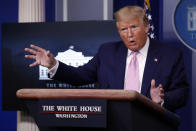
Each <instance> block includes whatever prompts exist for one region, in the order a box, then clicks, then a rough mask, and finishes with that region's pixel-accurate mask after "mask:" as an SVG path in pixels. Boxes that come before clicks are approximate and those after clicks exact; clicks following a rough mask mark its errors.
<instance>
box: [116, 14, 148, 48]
mask: <svg viewBox="0 0 196 131" xmlns="http://www.w3.org/2000/svg"><path fill="white" fill-rule="evenodd" d="M117 28H118V31H119V33H120V37H121V39H122V40H123V42H124V44H125V46H126V47H127V48H128V49H130V50H132V51H138V50H140V49H141V48H142V47H143V46H144V45H145V43H146V40H147V36H148V29H149V25H146V24H144V22H143V21H142V20H141V19H139V18H136V19H133V20H130V21H126V22H124V21H118V22H117Z"/></svg>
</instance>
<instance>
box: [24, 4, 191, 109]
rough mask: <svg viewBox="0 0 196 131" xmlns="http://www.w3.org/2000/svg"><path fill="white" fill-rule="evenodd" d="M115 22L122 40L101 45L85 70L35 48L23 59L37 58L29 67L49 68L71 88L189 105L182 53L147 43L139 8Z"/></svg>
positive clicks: (120, 15) (173, 106) (144, 20)
mask: <svg viewBox="0 0 196 131" xmlns="http://www.w3.org/2000/svg"><path fill="white" fill-rule="evenodd" d="M115 18H116V25H117V29H118V31H119V34H120V36H121V38H122V41H119V42H111V43H107V44H103V45H102V46H101V47H100V49H99V51H98V53H97V54H96V55H95V56H94V58H93V59H92V60H90V61H89V62H88V63H87V64H85V65H84V66H81V67H78V68H75V67H71V66H68V65H65V64H63V63H61V62H59V61H57V60H55V58H54V57H53V55H52V54H51V53H50V51H47V50H45V49H43V48H40V47H38V46H35V45H31V48H32V49H30V48H25V51H27V52H29V53H31V55H25V57H26V58H30V59H35V62H34V63H32V64H30V67H32V66H36V65H42V66H45V67H47V68H48V69H49V75H50V77H51V78H53V79H56V80H62V81H65V82H67V83H70V84H75V85H82V84H88V83H93V82H98V83H99V84H100V87H101V88H107V87H110V88H111V89H125V90H135V91H137V92H139V93H141V94H143V95H145V96H147V97H149V98H150V99H152V101H154V102H156V103H158V104H161V105H163V106H164V107H166V108H167V109H169V110H171V111H175V110H176V109H178V108H180V107H182V106H183V105H185V103H186V101H187V98H188V92H189V84H188V82H187V80H186V72H185V67H184V63H183V55H182V52H181V51H179V50H178V49H176V48H174V47H171V46H169V45H166V44H162V43H160V42H157V41H154V40H151V39H149V38H148V30H149V22H148V19H147V18H146V16H145V12H144V10H143V9H142V8H141V7H138V6H126V7H124V8H122V9H120V10H119V11H117V12H116V13H115ZM132 73H134V74H132ZM132 80H133V81H132ZM130 81H132V82H130ZM131 84H132V85H131Z"/></svg>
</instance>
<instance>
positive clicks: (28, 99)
mask: <svg viewBox="0 0 196 131" xmlns="http://www.w3.org/2000/svg"><path fill="white" fill-rule="evenodd" d="M16 94H17V97H18V98H19V99H20V100H22V101H23V102H24V103H25V105H26V106H27V109H28V111H29V112H30V114H31V115H32V116H33V117H34V119H35V121H36V123H37V125H38V127H39V129H40V131H62V130H65V131H76V130H77V131H78V130H85V131H91V130H93V131H177V130H178V126H179V124H180V119H179V117H178V116H177V115H176V114H174V113H172V112H170V111H168V110H166V109H164V108H163V107H161V106H160V105H159V104H156V103H154V102H153V101H151V100H150V99H148V98H147V97H145V96H143V95H142V94H139V93H137V92H135V91H128V90H108V89H20V90H18V91H17V93H16Z"/></svg>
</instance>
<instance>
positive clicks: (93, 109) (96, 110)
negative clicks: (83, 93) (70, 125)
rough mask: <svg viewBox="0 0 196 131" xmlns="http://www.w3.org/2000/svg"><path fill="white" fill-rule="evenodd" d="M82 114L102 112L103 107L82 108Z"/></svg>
mask: <svg viewBox="0 0 196 131" xmlns="http://www.w3.org/2000/svg"><path fill="white" fill-rule="evenodd" d="M80 111H81V112H101V106H80Z"/></svg>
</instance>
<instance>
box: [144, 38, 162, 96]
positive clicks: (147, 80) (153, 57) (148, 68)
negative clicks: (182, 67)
mask: <svg viewBox="0 0 196 131" xmlns="http://www.w3.org/2000/svg"><path fill="white" fill-rule="evenodd" d="M157 44H158V43H155V42H154V41H152V40H150V45H149V49H148V55H147V58H146V65H145V68H144V74H143V81H142V89H141V94H143V95H145V96H148V94H147V93H148V90H149V89H150V84H151V80H152V79H153V78H154V77H155V76H154V75H155V73H156V69H157V67H158V64H159V63H160V60H161V59H160V55H159V48H158V47H157Z"/></svg>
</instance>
